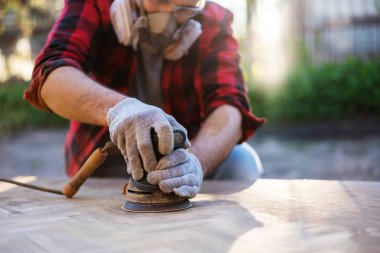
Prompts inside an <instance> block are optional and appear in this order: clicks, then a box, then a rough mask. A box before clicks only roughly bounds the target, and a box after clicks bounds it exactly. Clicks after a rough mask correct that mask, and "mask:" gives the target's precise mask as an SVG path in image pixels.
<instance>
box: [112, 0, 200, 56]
mask: <svg viewBox="0 0 380 253" xmlns="http://www.w3.org/2000/svg"><path fill="white" fill-rule="evenodd" d="M168 3H170V1H168ZM204 3H205V1H204V0H203V1H199V4H198V5H197V6H195V7H181V6H175V5H174V4H173V6H174V8H175V11H174V12H155V13H145V10H144V7H143V1H142V0H140V6H141V7H140V8H139V10H137V8H136V4H135V3H134V1H133V0H115V1H114V2H113V3H112V5H111V8H110V16H111V22H112V25H113V27H114V30H115V32H116V35H117V38H118V41H119V42H120V43H121V44H123V45H125V46H132V47H133V48H134V50H137V49H138V48H139V49H140V50H144V52H147V53H151V54H155V53H157V52H160V51H162V53H163V56H164V58H165V59H167V60H178V59H180V58H181V57H182V56H184V55H185V54H187V52H188V50H189V48H190V47H191V46H192V45H193V43H194V42H195V41H196V40H197V39H198V37H199V36H200V35H201V33H202V28H201V24H200V23H199V22H198V21H196V20H194V19H191V18H192V17H193V16H194V15H196V14H197V13H199V12H200V11H201V10H202V9H203V7H204ZM191 15H192V16H191ZM178 18H179V19H180V20H181V19H182V20H183V23H181V24H179V25H178V24H177V21H178Z"/></svg>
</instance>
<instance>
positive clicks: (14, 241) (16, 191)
mask: <svg viewBox="0 0 380 253" xmlns="http://www.w3.org/2000/svg"><path fill="white" fill-rule="evenodd" d="M24 179H25V178H24ZM25 181H28V178H26V179H25ZM29 181H33V179H29ZM33 183H38V184H40V185H44V186H50V187H54V188H61V187H63V186H64V184H65V181H64V180H35V181H34V182H33ZM124 183H125V182H124V180H119V179H117V180H116V179H90V180H89V181H88V182H86V183H85V184H84V186H83V187H82V188H81V191H80V192H79V193H78V194H77V195H76V196H75V197H74V198H73V199H66V198H64V197H63V196H59V195H52V194H48V193H43V192H35V191H31V190H28V189H24V188H20V187H14V186H12V185H9V184H6V183H0V252H6V253H11V252H17V253H19V252H28V253H31V252H81V253H85V252H91V253H94V252H165V253H170V252H192V253H193V252H218V253H221V252H237V253H241V252H276V253H278V252H342V253H343V252H344V253H350V252H357V253H366V252H374V253H375V252H380V182H339V181H308V180H259V181H257V182H256V183H255V184H253V185H247V184H244V183H237V182H231V181H206V182H204V185H203V188H202V193H201V194H199V195H198V196H197V197H196V198H194V199H193V200H192V203H193V207H192V208H190V209H188V210H186V211H181V212H173V213H160V214H136V213H128V212H125V211H123V210H122V209H121V205H122V204H123V203H124V201H125V198H124V196H123V195H122V194H121V193H122V188H123V185H124Z"/></svg>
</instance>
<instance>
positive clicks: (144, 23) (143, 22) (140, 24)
mask: <svg viewBox="0 0 380 253" xmlns="http://www.w3.org/2000/svg"><path fill="white" fill-rule="evenodd" d="M139 14H140V16H139V17H138V18H137V20H136V22H135V23H134V24H133V27H132V29H133V31H132V34H133V37H132V47H133V49H134V50H135V51H137V49H138V44H139V40H140V33H139V30H140V29H142V28H147V27H148V18H147V17H146V15H145V9H144V2H143V0H140V8H139Z"/></svg>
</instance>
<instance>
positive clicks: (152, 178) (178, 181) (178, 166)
mask: <svg viewBox="0 0 380 253" xmlns="http://www.w3.org/2000/svg"><path fill="white" fill-rule="evenodd" d="M147 179H148V182H149V183H151V184H153V185H157V184H158V185H159V187H160V189H161V190H162V191H163V192H166V193H169V192H173V191H174V193H175V194H177V195H178V196H182V197H188V198H193V197H195V195H197V194H198V192H199V190H200V187H201V184H202V180H203V171H202V166H201V163H200V162H199V160H198V158H197V157H196V156H195V155H193V154H192V153H190V152H188V151H186V150H184V149H176V150H174V151H173V153H171V154H169V155H166V156H164V157H163V158H161V160H160V161H159V162H158V164H157V168H156V170H153V171H151V172H149V173H148V178H147Z"/></svg>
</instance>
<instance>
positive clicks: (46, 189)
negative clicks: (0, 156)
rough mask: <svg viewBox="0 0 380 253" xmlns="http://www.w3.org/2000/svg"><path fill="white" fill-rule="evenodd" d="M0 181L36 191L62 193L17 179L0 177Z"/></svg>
mask: <svg viewBox="0 0 380 253" xmlns="http://www.w3.org/2000/svg"><path fill="white" fill-rule="evenodd" d="M0 181H2V182H6V183H10V184H15V185H19V186H22V187H26V188H30V189H33V190H37V191H43V192H49V193H54V194H59V195H63V192H62V191H58V190H54V189H49V188H45V187H41V186H37V185H32V184H25V183H21V182H17V181H14V180H10V179H6V178H1V177H0Z"/></svg>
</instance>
